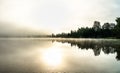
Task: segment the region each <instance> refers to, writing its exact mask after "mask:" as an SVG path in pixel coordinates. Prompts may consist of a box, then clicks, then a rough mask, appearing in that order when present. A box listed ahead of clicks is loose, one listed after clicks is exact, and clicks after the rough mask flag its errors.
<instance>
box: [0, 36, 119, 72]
mask: <svg viewBox="0 0 120 73" xmlns="http://www.w3.org/2000/svg"><path fill="white" fill-rule="evenodd" d="M119 60H120V40H115V39H109V40H107V39H60V38H59V39H55V38H54V39H50V38H40V39H33V38H30V39H27V38H26V39H25V38H24V39H22V38H21V39H18V38H7V39H5V38H1V39H0V73H33V72H34V73H35V72H36V73H39V72H52V73H53V72H58V73H60V72H62V73H65V72H67V73H120V61H119Z"/></svg>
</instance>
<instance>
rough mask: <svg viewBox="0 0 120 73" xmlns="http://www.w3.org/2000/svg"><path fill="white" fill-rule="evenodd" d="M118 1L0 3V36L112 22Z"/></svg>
mask: <svg viewBox="0 0 120 73" xmlns="http://www.w3.org/2000/svg"><path fill="white" fill-rule="evenodd" d="M119 4H120V0H0V35H11V34H12V35H26V34H51V33H60V32H69V31H70V30H74V29H77V28H78V27H86V26H88V27H91V26H92V25H93V22H94V21H95V20H97V21H100V22H101V23H104V22H115V19H116V17H118V16H120V14H119V13H120V5H119Z"/></svg>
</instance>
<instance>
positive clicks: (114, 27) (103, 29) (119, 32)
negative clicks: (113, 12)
mask: <svg viewBox="0 0 120 73" xmlns="http://www.w3.org/2000/svg"><path fill="white" fill-rule="evenodd" d="M115 21H116V24H114V23H109V22H107V23H104V24H103V25H102V26H101V24H100V22H99V21H94V24H93V26H92V27H81V28H78V29H77V30H71V31H70V32H69V33H64V32H63V33H60V34H52V37H61V38H120V17H117V18H116V19H115Z"/></svg>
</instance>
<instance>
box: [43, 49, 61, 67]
mask: <svg viewBox="0 0 120 73" xmlns="http://www.w3.org/2000/svg"><path fill="white" fill-rule="evenodd" d="M42 56H43V61H44V63H45V64H46V65H49V66H58V65H60V64H61V62H62V52H61V50H59V49H48V50H46V51H45V52H44V53H43V55H42Z"/></svg>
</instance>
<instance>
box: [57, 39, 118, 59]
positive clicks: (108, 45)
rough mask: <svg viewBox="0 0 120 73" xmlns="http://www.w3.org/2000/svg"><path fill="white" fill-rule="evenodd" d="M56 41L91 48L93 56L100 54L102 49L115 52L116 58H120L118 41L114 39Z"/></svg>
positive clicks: (81, 47) (108, 52)
mask: <svg viewBox="0 0 120 73" xmlns="http://www.w3.org/2000/svg"><path fill="white" fill-rule="evenodd" d="M56 41H57V42H62V43H69V44H71V46H77V47H78V48H80V49H86V50H88V49H92V50H93V52H94V55H95V56H98V55H100V52H101V51H103V52H104V53H105V54H110V53H116V54H117V56H116V59H117V60H120V42H116V41H104V40H101V41H95V40H81V41H71V40H56Z"/></svg>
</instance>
